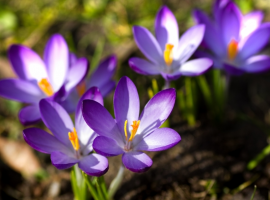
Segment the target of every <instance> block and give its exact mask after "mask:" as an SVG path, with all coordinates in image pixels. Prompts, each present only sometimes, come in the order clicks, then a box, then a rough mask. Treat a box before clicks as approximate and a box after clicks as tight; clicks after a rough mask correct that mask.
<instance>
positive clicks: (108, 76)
mask: <svg viewBox="0 0 270 200" xmlns="http://www.w3.org/2000/svg"><path fill="white" fill-rule="evenodd" d="M77 60H78V59H77V57H76V55H75V54H72V53H71V54H70V63H75V62H76V61H77ZM116 66H117V58H116V56H115V55H111V56H108V57H107V58H105V59H104V60H102V61H101V62H100V63H99V65H98V66H97V68H96V70H95V71H94V73H93V74H92V75H91V76H90V77H89V78H86V79H83V80H82V81H81V82H80V83H79V84H78V85H77V86H76V88H73V90H71V92H70V95H68V98H67V99H66V100H65V101H64V102H63V103H62V105H63V106H64V108H65V109H66V110H67V111H68V112H70V113H71V112H74V111H75V109H76V106H77V103H78V101H79V99H80V97H81V96H82V95H83V94H84V92H85V91H86V90H87V89H89V88H91V87H93V86H96V87H98V88H99V90H100V92H101V94H102V96H103V97H105V96H106V95H108V94H109V93H110V92H111V91H112V90H113V89H114V88H115V81H113V80H112V76H113V75H114V73H115V71H116ZM78 70H79V69H78Z"/></svg>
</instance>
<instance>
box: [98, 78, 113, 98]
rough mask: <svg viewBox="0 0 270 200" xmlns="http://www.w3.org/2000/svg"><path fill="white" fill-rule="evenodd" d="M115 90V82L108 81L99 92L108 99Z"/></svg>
mask: <svg viewBox="0 0 270 200" xmlns="http://www.w3.org/2000/svg"><path fill="white" fill-rule="evenodd" d="M114 88H115V81H108V82H107V83H105V84H104V85H102V86H101V87H100V88H99V90H100V92H101V94H102V96H103V97H106V96H107V95H108V94H109V93H110V92H111V91H112V90H113V89H114Z"/></svg>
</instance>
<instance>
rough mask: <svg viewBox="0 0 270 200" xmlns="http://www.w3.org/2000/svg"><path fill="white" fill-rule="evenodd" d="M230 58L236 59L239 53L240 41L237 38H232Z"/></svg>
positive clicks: (229, 50)
mask: <svg viewBox="0 0 270 200" xmlns="http://www.w3.org/2000/svg"><path fill="white" fill-rule="evenodd" d="M227 52H228V59H229V60H234V59H235V57H236V55H237V53H238V42H237V41H236V40H235V39H232V40H231V42H230V43H229V45H228V49H227Z"/></svg>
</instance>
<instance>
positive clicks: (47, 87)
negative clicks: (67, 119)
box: [38, 78, 54, 96]
mask: <svg viewBox="0 0 270 200" xmlns="http://www.w3.org/2000/svg"><path fill="white" fill-rule="evenodd" d="M38 86H39V88H40V89H41V90H42V91H43V92H44V93H45V94H46V95H47V96H52V95H53V93H54V92H53V88H52V86H51V84H50V83H49V81H48V80H47V79H46V78H43V79H41V81H39V82H38Z"/></svg>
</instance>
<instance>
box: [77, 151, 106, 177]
mask: <svg viewBox="0 0 270 200" xmlns="http://www.w3.org/2000/svg"><path fill="white" fill-rule="evenodd" d="M78 165H79V168H80V169H81V170H83V171H84V172H85V173H86V174H88V175H89V176H102V175H103V174H105V173H106V172H107V171H108V169H109V164H108V160H107V158H106V157H104V156H101V155H98V154H96V153H94V154H90V155H89V156H86V157H84V158H82V159H81V160H80V162H79V163H78Z"/></svg>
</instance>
